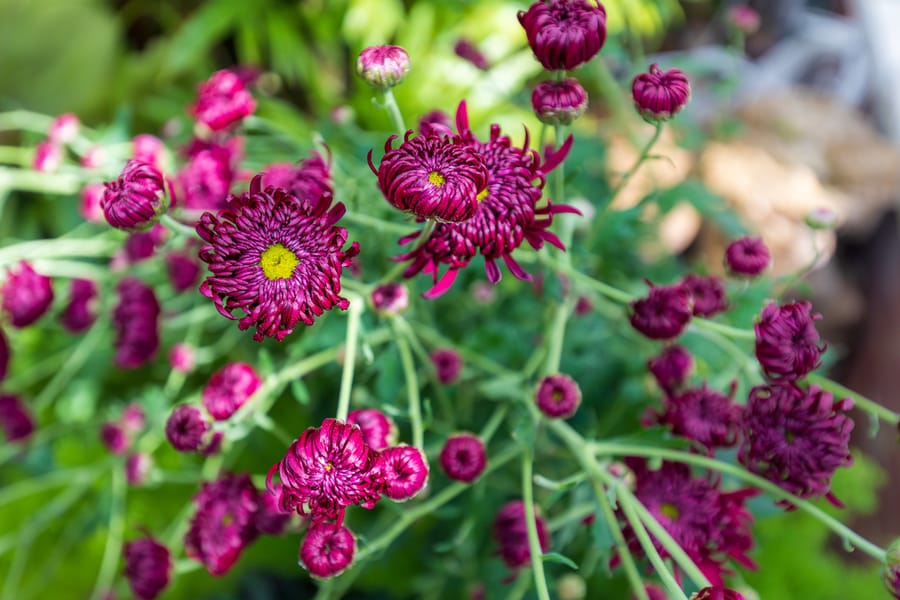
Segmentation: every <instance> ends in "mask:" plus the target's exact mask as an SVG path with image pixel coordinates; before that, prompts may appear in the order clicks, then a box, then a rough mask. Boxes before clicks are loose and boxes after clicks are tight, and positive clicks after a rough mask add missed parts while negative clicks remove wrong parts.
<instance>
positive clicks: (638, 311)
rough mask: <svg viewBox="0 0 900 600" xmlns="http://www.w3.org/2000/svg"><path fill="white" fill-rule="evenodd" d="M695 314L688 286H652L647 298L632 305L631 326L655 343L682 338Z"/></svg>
mask: <svg viewBox="0 0 900 600" xmlns="http://www.w3.org/2000/svg"><path fill="white" fill-rule="evenodd" d="M692 314H693V308H692V297H691V293H690V291H689V290H688V289H687V288H686V287H685V286H683V285H651V286H650V291H649V293H648V294H647V296H646V297H644V298H640V299H638V300H635V301H634V302H632V303H631V326H632V327H634V328H635V329H637V330H638V331H639V332H641V333H642V334H644V335H645V336H647V337H648V338H650V339H651V340H668V339H672V338H675V337H678V336H679V335H681V332H683V331H684V328H685V327H687V324H688V322H689V321H690V320H691V315H692Z"/></svg>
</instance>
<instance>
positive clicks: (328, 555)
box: [300, 523, 356, 578]
mask: <svg viewBox="0 0 900 600" xmlns="http://www.w3.org/2000/svg"><path fill="white" fill-rule="evenodd" d="M355 553H356V538H355V537H354V536H353V532H351V531H350V530H349V529H347V528H346V527H344V526H342V525H341V526H339V525H335V524H332V523H321V524H318V525H313V526H312V527H310V528H309V531H307V532H306V537H305V538H303V544H302V545H301V546H300V564H301V565H302V566H303V568H305V569H306V570H307V571H309V572H310V574H311V575H313V576H314V577H321V578H326V577H335V576H337V575H340V574H341V573H343V572H344V570H345V569H346V568H347V567H349V566H350V564H351V563H352V562H353V555H354V554H355Z"/></svg>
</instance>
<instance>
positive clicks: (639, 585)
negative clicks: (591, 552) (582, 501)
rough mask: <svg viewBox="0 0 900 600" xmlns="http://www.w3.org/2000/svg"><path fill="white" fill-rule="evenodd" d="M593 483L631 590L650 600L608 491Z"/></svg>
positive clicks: (596, 481)
mask: <svg viewBox="0 0 900 600" xmlns="http://www.w3.org/2000/svg"><path fill="white" fill-rule="evenodd" d="M591 483H592V484H593V486H594V496H595V497H596V498H597V504H599V505H600V512H602V513H603V518H604V519H606V523H607V526H608V527H609V530H610V532H612V536H613V539H614V540H615V542H616V551H617V552H618V554H619V560H621V561H622V568H623V569H625V577H626V578H627V579H628V583H629V584H630V585H631V590H632V591H633V592H634V595H635V597H636V598H637V600H650V597H649V596H648V595H647V588H646V587H645V586H644V581H643V579H642V578H641V574H640V572H639V571H638V568H637V563H635V561H634V556H632V555H631V551H630V550H629V549H628V543H627V542H626V541H625V536H624V535H623V534H622V530H621V529H620V528H619V520H618V519H617V518H616V514H615V512H613V508H612V505H611V504H610V502H609V498H608V497H607V496H606V490H604V489H603V485H602V484H601V483H600V481H599V480H597V479H596V478H595V479H592V481H591Z"/></svg>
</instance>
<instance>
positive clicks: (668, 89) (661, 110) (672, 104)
mask: <svg viewBox="0 0 900 600" xmlns="http://www.w3.org/2000/svg"><path fill="white" fill-rule="evenodd" d="M631 95H632V98H634V105H635V108H637V111H638V112H639V113H640V115H641V116H642V117H644V119H645V120H647V121H650V122H659V121H668V120H669V119H671V118H672V117H673V116H674V115H675V114H676V113H678V112H679V111H680V110H681V109H682V108H684V107H685V105H686V104H687V103H688V100H690V98H691V85H690V83H689V82H688V79H687V76H685V74H684V73H683V72H682V71H680V70H679V69H669V70H668V71H663V70H661V69H660V68H659V65H656V64H653V65H650V71H649V72H647V73H641V74H639V75H638V76H636V77H635V78H634V80H633V81H632V82H631Z"/></svg>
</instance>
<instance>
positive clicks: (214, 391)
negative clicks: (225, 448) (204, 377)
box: [203, 362, 262, 421]
mask: <svg viewBox="0 0 900 600" xmlns="http://www.w3.org/2000/svg"><path fill="white" fill-rule="evenodd" d="M260 385H262V381H261V380H260V378H259V376H258V375H257V374H256V371H254V370H253V367H251V366H250V365H248V364H247V363H240V362H235V363H228V364H227V365H225V366H224V367H222V368H221V369H219V370H218V371H216V372H215V373H213V374H212V376H211V377H210V378H209V382H208V383H207V384H206V387H204V388H203V406H205V407H206V410H207V411H209V414H210V415H212V418H213V419H216V420H217V421H224V420H225V419H227V418H228V417H230V416H231V415H233V414H234V413H235V411H236V410H237V409H239V408H240V407H241V406H243V405H244V403H245V402H246V401H247V399H248V398H250V396H252V395H253V393H254V392H256V390H258V389H259V386H260Z"/></svg>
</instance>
